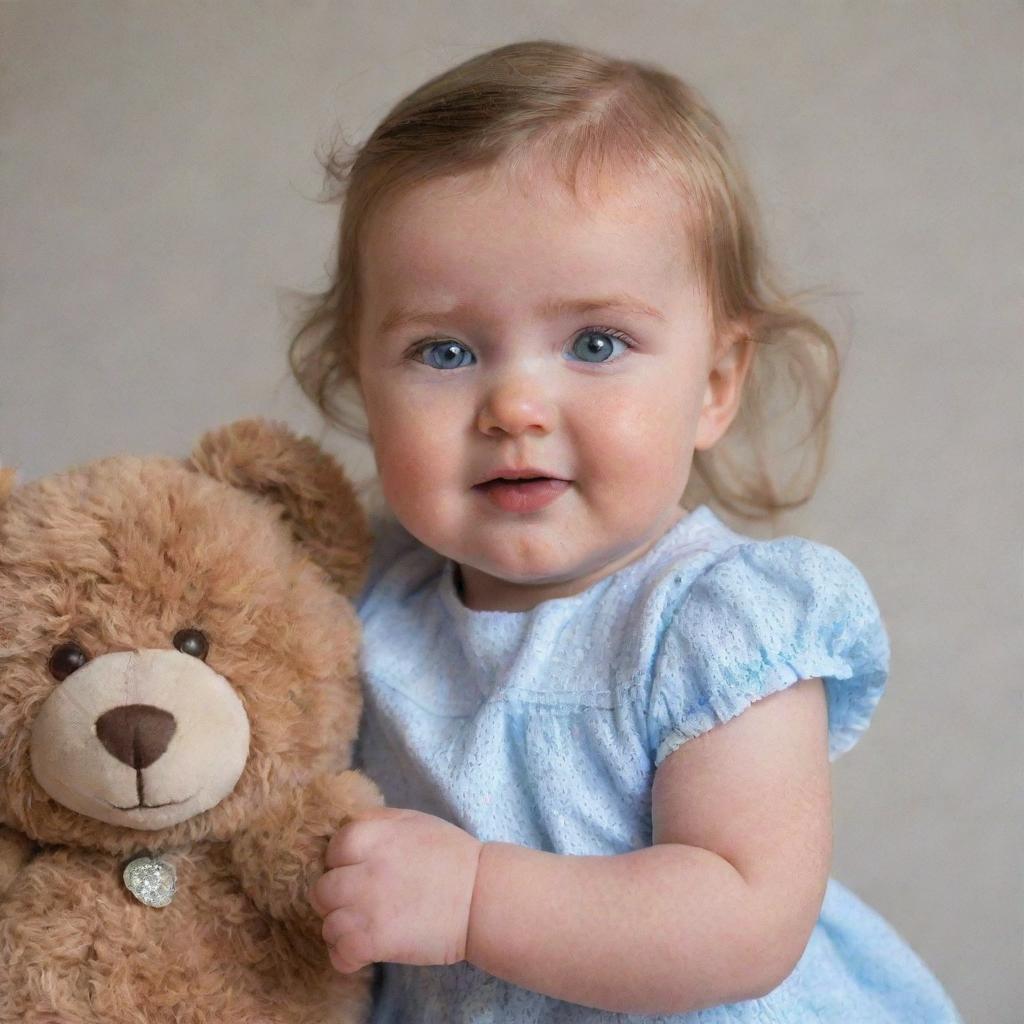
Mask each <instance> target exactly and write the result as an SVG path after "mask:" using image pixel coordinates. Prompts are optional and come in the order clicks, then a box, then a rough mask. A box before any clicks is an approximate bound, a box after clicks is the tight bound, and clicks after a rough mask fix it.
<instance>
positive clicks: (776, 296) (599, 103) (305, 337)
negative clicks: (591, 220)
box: [289, 40, 839, 519]
mask: <svg viewBox="0 0 1024 1024" xmlns="http://www.w3.org/2000/svg"><path fill="white" fill-rule="evenodd" d="M538 153H539V154H541V155H542V156H543V157H545V158H546V159H547V160H548V162H549V163H550V165H551V166H552V167H553V168H554V169H555V171H556V172H557V173H558V175H559V176H560V178H561V180H562V181H563V182H564V183H565V185H566V186H567V187H568V188H569V189H570V190H571V191H572V193H573V195H574V196H576V197H577V198H579V192H580V188H579V181H580V178H581V171H582V170H583V169H584V168H586V169H589V170H592V171H593V172H594V173H595V177H599V176H600V174H601V172H602V170H604V169H605V168H606V167H608V166H609V165H614V166H615V167H616V169H627V170H630V171H632V172H633V173H638V172H642V171H644V170H652V171H660V172H663V173H664V172H667V173H668V174H669V175H670V176H671V180H672V181H673V182H674V183H676V184H677V185H678V187H679V188H680V190H681V194H682V195H684V196H685V197H686V199H687V200H688V203H687V208H688V211H689V215H688V223H686V224H685V225H683V224H681V225H680V232H681V234H682V233H685V234H686V236H687V237H688V238H689V241H690V245H691V254H692V256H693V260H694V262H693V265H694V266H696V267H697V268H698V270H699V271H700V277H701V282H702V285H703V287H704V290H705V294H706V295H707V298H708V301H709V307H710V310H711V314H712V317H713V325H714V327H715V329H716V331H718V330H721V329H722V328H724V327H726V326H735V325H742V335H741V336H745V337H746V338H747V339H749V341H750V342H752V343H753V345H754V351H753V353H752V358H751V365H750V368H749V370H748V373H747V378H746V383H745V385H744V388H743V394H742V398H741V404H740V407H739V410H738V412H737V414H736V417H735V419H734V420H733V423H732V425H731V426H730V428H729V430H728V431H727V432H726V434H725V435H724V436H723V437H722V438H721V439H720V440H719V442H718V443H717V444H716V445H715V446H714V447H713V448H712V449H708V450H705V451H698V452H695V454H694V460H693V469H694V470H695V472H693V473H691V474H690V482H689V483H688V484H687V487H686V493H685V494H684V495H682V496H681V501H682V502H684V503H685V504H689V505H691V506H692V505H694V504H697V503H699V502H701V501H707V502H709V503H710V502H717V503H718V504H719V505H720V506H722V507H723V508H724V509H727V510H729V511H731V512H733V513H735V514H737V515H740V516H744V517H747V518H749V519H763V518H768V517H774V516H775V515H776V514H777V513H778V512H779V511H781V510H786V509H791V508H795V507H797V506H799V505H802V504H804V503H805V502H806V501H807V500H808V499H809V498H810V497H811V495H812V494H813V493H814V489H815V488H816V486H817V484H818V481H819V479H820V477H821V474H822V471H823V467H824V461H825V454H826V449H827V445H828V434H829V417H830V410H831V404H832V399H833V396H834V393H835V390H836V387H837V385H838V379H839V362H838V356H837V352H836V346H835V343H834V341H833V339H832V336H831V335H830V334H829V332H828V331H827V330H826V329H825V328H824V327H823V326H821V325H820V324H819V323H818V322H817V321H816V320H814V319H813V318H812V317H811V316H809V315H808V314H807V313H806V312H803V311H802V310H800V309H798V308H797V306H796V304H795V297H792V296H790V297H787V296H786V295H785V294H784V293H783V292H782V291H781V289H780V288H779V287H778V286H777V285H776V284H775V283H774V281H773V280H772V279H771V274H770V272H769V269H768V266H767V260H766V256H765V253H764V250H763V245H762V242H761V239H760V227H759V217H758V212H757V207H756V203H755V200H754V197H753V193H752V191H751V189H750V186H749V184H748V181H747V179H746V176H745V174H744V172H743V170H742V168H741V166H740V164H739V161H738V160H737V158H736V155H735V153H734V151H733V146H732V143H731V141H730V139H729V138H728V136H727V134H726V132H725V130H724V128H723V127H722V125H721V123H720V122H719V120H718V119H717V117H716V116H715V115H714V113H712V111H711V110H710V109H709V108H708V106H707V104H706V102H705V101H704V100H703V98H702V97H701V96H700V95H699V94H698V93H697V92H696V91H695V90H694V89H693V88H692V87H691V86H689V85H687V84H686V83H684V82H683V81H681V80H680V79H679V78H677V77H676V76H675V75H672V74H669V73H668V72H666V71H664V70H662V69H660V68H658V67H656V66H653V65H650V64H645V63H640V62H637V61H631V60H623V59H619V58H616V57H612V56H608V55H605V54H601V53H597V52H594V51H592V50H587V49H582V48H580V47H577V46H572V45H568V44H565V43H559V42H552V41H547V40H535V41H525V42H517V43H511V44H509V45H507V46H501V47H498V48H497V49H494V50H490V51H488V52H486V53H482V54H479V55H478V56H475V57H472V58H470V59H469V60H466V61H464V62H463V63H461V64H458V65H457V66H455V67H453V68H451V69H449V70H447V71H444V72H443V73H441V74H439V75H437V76H435V77H434V78H431V79H430V80H428V81H427V82H425V83H423V84H422V85H421V86H419V88H417V89H415V90H414V91H413V92H411V93H410V94H409V95H408V96H406V97H404V98H403V99H401V100H399V102H398V103H396V104H395V105H394V106H393V107H392V108H391V110H390V111H388V113H387V114H386V116H385V117H384V118H383V120H382V121H381V122H380V124H379V125H378V126H377V127H376V129H375V130H374V131H373V133H372V134H371V135H370V137H369V138H368V139H367V141H366V142H365V143H364V144H363V145H362V146H361V147H358V148H357V147H353V146H351V145H350V144H348V143H344V142H343V143H342V144H340V145H339V146H336V147H335V148H334V149H333V150H332V151H331V152H330V153H329V154H328V156H327V158H326V160H322V161H321V162H322V163H323V167H324V171H325V191H326V193H327V194H326V199H325V200H324V201H326V202H340V203H341V207H342V209H341V216H340V226H339V234H338V241H337V252H336V258H335V265H334V268H333V273H332V277H331V280H330V284H329V287H328V288H327V289H326V290H325V291H323V292H319V293H316V294H306V293H299V294H300V296H301V299H300V308H301V313H300V322H299V325H298V329H297V330H296V331H295V333H294V335H293V336H292V339H291V345H290V349H289V362H290V364H291V368H292V372H293V373H294V375H295V377H296V379H297V380H298V382H299V385H300V386H301V387H302V389H303V391H305V393H306V394H307V395H308V396H309V397H310V398H311V399H312V400H313V401H314V402H315V403H316V404H317V405H318V406H319V408H320V409H321V411H322V412H323V414H324V415H325V416H326V418H327V419H328V420H329V421H330V422H332V423H334V424H335V425H337V426H339V427H341V428H342V429H343V430H345V431H347V432H348V433H350V434H353V435H355V436H360V437H363V438H364V439H365V437H366V433H365V428H364V427H363V425H362V424H361V422H360V420H359V411H360V407H359V403H358V397H357V394H356V392H355V391H354V390H353V389H352V388H351V387H349V385H351V384H352V382H353V381H354V377H355V372H356V368H355V363H354V351H355V340H356V339H355V333H356V331H357V329H358V324H359V315H360V306H359V294H358V288H357V285H358V281H359V273H358V270H359V254H360V248H359V246H360V240H361V238H362V237H363V235H364V232H365V226H366V224H367V222H368V220H369V218H370V217H371V215H372V213H373V211H374V210H375V209H376V208H378V207H379V206H380V204H382V203H384V202H386V201H387V200H388V199H389V198H394V197H396V196H397V195H398V194H400V193H401V192H404V191H405V190H407V189H410V188H414V187H415V186H416V185H418V184H420V183H422V182H426V181H429V180H431V179H435V178H440V177H442V176H447V175H454V174H459V173H463V172H466V171H472V170H480V169H485V168H493V167H496V166H499V165H500V166H502V167H510V168H512V169H515V168H517V167H519V166H521V162H522V161H524V160H525V159H526V155H527V154H529V156H531V157H532V156H534V155H537V154H538ZM805 294H809V293H805ZM346 390H347V391H348V394H347V395H346ZM793 392H795V397H794V396H793V394H792V393H793ZM801 399H805V400H806V401H805V403H804V404H805V405H806V414H807V415H808V418H809V426H808V429H807V431H806V433H805V435H804V436H803V437H801V438H799V439H798V440H797V441H796V442H795V443H793V444H790V445H789V446H788V447H784V446H783V441H784V440H785V439H786V437H787V433H788V432H792V430H793V429H794V423H795V422H796V421H797V418H798V417H797V413H798V406H799V405H800V401H801ZM773 449H781V451H782V452H788V451H798V452H799V453H800V456H801V458H800V466H799V467H798V470H797V473H796V474H794V475H793V476H792V477H791V478H790V479H788V480H787V481H786V482H785V483H783V482H782V481H781V480H780V479H778V477H779V476H780V475H781V474H780V473H779V472H778V470H777V469H776V468H775V461H776V458H775V457H776V456H777V455H778V454H779V452H778V451H774V450H773ZM808 450H810V451H811V452H812V454H813V458H812V460H811V470H810V473H809V474H808V473H806V472H804V473H803V479H801V478H800V473H801V471H805V469H806V465H805V464H806V462H807V458H806V455H807V452H808Z"/></svg>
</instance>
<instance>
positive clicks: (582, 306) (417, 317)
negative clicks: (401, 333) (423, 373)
mask: <svg viewBox="0 0 1024 1024" xmlns="http://www.w3.org/2000/svg"><path fill="white" fill-rule="evenodd" d="M469 309H470V307H469V306H468V305H467V304H461V305H457V306H453V307H452V308H451V309H438V310H419V309H411V308H409V307H405V306H399V307H396V308H395V309H392V310H391V311H390V312H389V313H388V314H387V315H386V316H385V317H384V318H383V319H382V320H381V322H380V326H379V327H378V328H377V330H378V332H379V333H384V332H386V331H393V330H395V329H396V328H398V327H404V326H405V325H406V324H410V323H422V322H426V321H436V320H441V319H443V318H445V317H450V316H458V315H460V314H463V313H466V312H468V311H469ZM599 309H614V310H617V311H619V312H622V313H638V314H640V315H641V316H647V317H651V318H652V319H654V320H660V321H662V323H664V322H665V315H664V314H663V313H661V312H659V311H658V310H657V309H655V308H654V307H653V306H649V305H648V304H647V303H645V302H641V301H640V300H639V299H635V298H633V297H632V296H631V295H609V296H606V297H604V298H597V299H549V300H548V301H547V302H544V303H542V304H541V306H540V308H539V312H540V314H541V315H542V316H547V317H552V316H559V315H561V314H565V313H576V314H583V313H593V312H595V311H596V310H599Z"/></svg>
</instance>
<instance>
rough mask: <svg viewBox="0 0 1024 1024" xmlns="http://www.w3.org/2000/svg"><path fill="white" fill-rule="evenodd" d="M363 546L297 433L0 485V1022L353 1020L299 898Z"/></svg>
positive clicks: (228, 437) (269, 433)
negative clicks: (179, 457) (188, 454)
mask: <svg viewBox="0 0 1024 1024" xmlns="http://www.w3.org/2000/svg"><path fill="white" fill-rule="evenodd" d="M370 543H371V534H370V529H369V524H368V522H367V520H366V517H365V514H364V512H363V511H362V508H361V506H360V504H359V502H358V499H357V496H356V494H355V491H354V488H353V487H352V485H351V484H350V481H349V480H348V479H347V477H346V475H345V474H344V472H343V471H342V469H341V468H340V467H339V465H338V464H337V463H336V462H335V461H334V460H333V459H332V458H331V457H330V456H329V455H328V454H327V452H325V451H324V450H323V449H322V448H320V447H319V446H318V445H317V444H316V443H314V442H313V441H312V440H310V439H309V438H299V437H297V436H296V435H295V434H293V433H292V432H291V431H290V430H288V428H286V427H285V426H283V425H281V424H276V423H272V422H269V421H265V420H260V419H249V420H241V421H239V422H236V423H232V424H230V425H227V426H224V427H222V428H219V429H215V430H212V431H210V432H208V433H206V434H205V435H204V436H203V437H202V438H201V439H200V440H199V441H198V443H197V444H196V446H195V448H194V450H193V452H192V454H191V456H190V457H189V458H187V459H184V460H181V459H174V458H166V457H156V456H154V457H136V456H132V455H119V456H114V457H109V458H103V459H99V460H97V461H94V462H91V463H88V464H86V465H84V466H80V467H77V468H74V469H71V470H69V471H66V472H62V473H57V474H54V475H52V476H47V477H44V478H42V479H39V480H36V481H31V482H27V483H24V484H21V485H19V486H15V480H14V471H13V470H9V469H8V470H0V1024H12V1022H15V1021H17V1022H19V1024H44V1022H47V1024H50V1022H60V1024H129V1022H130V1024H165V1022H166V1024H171V1022H174V1024H214V1022H216V1024H236V1022H237V1024H242V1022H245V1024H314V1022H315V1024H325V1022H332V1024H354V1022H357V1021H363V1020H365V1019H366V1018H367V1017H368V1015H369V1004H370V996H371V983H372V967H369V966H368V967H364V968H363V969H362V970H361V971H358V972H355V973H353V974H351V975H342V974H339V973H338V972H336V971H334V970H333V968H332V967H331V965H330V962H329V958H328V951H327V948H326V946H325V944H324V941H323V938H322V934H321V927H322V922H321V921H320V919H319V918H318V917H317V915H316V914H315V912H314V911H313V909H312V907H311V906H310V904H309V902H308V891H309V888H310V886H311V885H312V884H313V882H314V881H315V880H316V878H317V877H318V876H319V874H320V873H321V872H322V871H323V857H324V853H325V850H326V846H327V842H328V839H329V837H330V836H331V835H332V834H333V832H334V831H335V830H336V829H337V828H338V827H339V825H341V824H342V823H343V822H344V821H345V820H346V817H347V816H349V815H351V814H352V813H354V812H355V811H357V810H358V809H365V808H367V807H376V806H381V805H382V804H383V799H382V798H381V794H380V791H379V790H378V789H377V787H376V786H375V785H374V784H373V783H372V782H371V781H370V780H369V779H368V778H366V777H365V776H364V775H362V774H361V773H359V772H358V771H353V770H350V766H351V764H352V756H353V752H354V744H355V740H356V732H357V729H358V724H359V719H360V714H361V710H362V691H361V688H360V680H359V662H358V648H359V639H360V629H359V622H358V619H357V617H356V614H355V611H354V608H353V605H352V601H351V599H352V598H353V597H354V596H355V594H356V593H357V592H358V589H359V587H360V586H361V584H362V581H363V577H364V574H365V572H366V569H367V563H368V554H369V550H370Z"/></svg>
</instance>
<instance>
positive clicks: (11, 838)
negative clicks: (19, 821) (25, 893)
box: [0, 825, 32, 900]
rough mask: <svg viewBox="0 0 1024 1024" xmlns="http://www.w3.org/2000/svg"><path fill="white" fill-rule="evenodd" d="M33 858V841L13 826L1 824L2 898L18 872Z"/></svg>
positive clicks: (0, 876) (0, 897) (0, 891)
mask: <svg viewBox="0 0 1024 1024" xmlns="http://www.w3.org/2000/svg"><path fill="white" fill-rule="evenodd" d="M31 859H32V841H31V840H30V839H29V838H28V836H25V835H22V833H21V832H16V831H15V830H14V829H13V828H8V827H7V826H6V825H0V900H2V899H3V896H4V893H6V892H7V891H8V889H10V888H11V886H12V885H13V884H14V880H15V878H16V877H17V875H18V872H19V871H20V870H21V869H22V868H23V867H24V866H25V865H26V864H27V863H28V862H29V861H30V860H31Z"/></svg>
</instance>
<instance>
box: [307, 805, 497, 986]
mask: <svg viewBox="0 0 1024 1024" xmlns="http://www.w3.org/2000/svg"><path fill="white" fill-rule="evenodd" d="M482 848H483V843H481V842H480V840H478V839H475V838H474V837H473V836H471V835H470V834H469V833H468V832H465V831H463V830H462V829H461V828H459V827H458V826H456V825H453V824H451V822H447V821H445V820H444V819H442V818H438V817H435V816H434V815H432V814H424V813H423V812H422V811H413V810H406V809H402V808H399V807H374V808H368V809H366V810H361V811H358V812H357V813H355V814H354V815H352V818H351V820H350V821H349V822H348V823H346V824H345V825H343V826H342V827H341V828H340V829H338V831H337V832H335V834H334V836H333V838H332V839H331V841H330V843H329V844H328V847H327V855H326V857H325V858H324V861H325V864H326V866H327V868H328V870H327V871H326V872H325V873H324V874H323V875H322V876H321V877H320V879H319V880H318V881H317V882H316V884H315V885H314V886H313V887H312V889H310V893H309V901H310V903H311V904H312V905H313V909H314V910H315V911H316V912H317V913H318V914H319V915H320V916H321V917H322V918H323V919H324V925H323V937H324V941H325V942H326V943H327V945H328V946H329V947H330V950H331V963H332V964H333V965H334V968H335V969H336V970H338V971H340V972H341V973H343V974H349V973H352V972H353V971H357V970H359V968H361V967H364V966H365V965H366V964H370V963H374V962H376V961H389V962H392V963H402V964H420V965H426V964H454V963H458V962H459V961H460V960H464V959H465V958H466V933H467V930H468V927H469V908H470V903H471V901H472V898H473V885H474V883H475V881H476V869H477V864H478V862H479V860H480V851H481V849H482Z"/></svg>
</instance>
